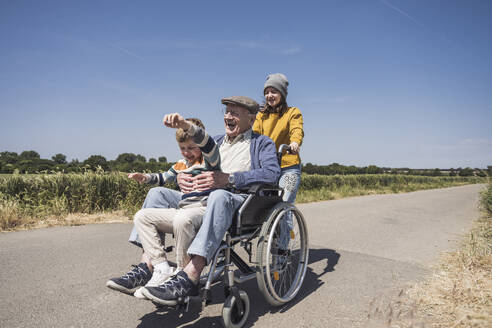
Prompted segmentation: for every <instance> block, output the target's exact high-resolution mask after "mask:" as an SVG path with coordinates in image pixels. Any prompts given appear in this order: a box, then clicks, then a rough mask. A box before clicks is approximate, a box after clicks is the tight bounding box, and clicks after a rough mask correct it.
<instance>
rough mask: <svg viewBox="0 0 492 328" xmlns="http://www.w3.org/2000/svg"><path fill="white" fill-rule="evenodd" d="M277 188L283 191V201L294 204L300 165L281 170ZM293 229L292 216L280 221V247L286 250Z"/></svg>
mask: <svg viewBox="0 0 492 328" xmlns="http://www.w3.org/2000/svg"><path fill="white" fill-rule="evenodd" d="M278 184H279V187H280V188H282V189H283V190H284V196H283V201H284V202H288V203H291V204H294V202H295V200H296V195H297V190H299V185H300V184H301V170H300V165H294V166H289V167H286V168H283V169H282V173H281V175H280V180H279V183H278ZM293 227H294V224H293V221H292V214H290V213H289V214H288V215H287V216H286V218H285V219H284V220H282V221H280V240H279V243H280V245H279V246H280V247H281V248H284V249H286V248H287V245H288V244H289V238H290V231H291V230H292V228H293Z"/></svg>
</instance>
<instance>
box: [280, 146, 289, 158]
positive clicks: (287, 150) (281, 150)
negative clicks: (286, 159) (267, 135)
mask: <svg viewBox="0 0 492 328" xmlns="http://www.w3.org/2000/svg"><path fill="white" fill-rule="evenodd" d="M284 150H285V151H286V152H287V153H290V146H289V145H286V144H281V145H280V147H278V153H279V154H280V155H282V154H283V153H284Z"/></svg>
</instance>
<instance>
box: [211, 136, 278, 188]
mask: <svg viewBox="0 0 492 328" xmlns="http://www.w3.org/2000/svg"><path fill="white" fill-rule="evenodd" d="M224 137H225V134H222V135H219V136H216V137H214V139H215V141H216V142H217V145H218V146H220V145H221V144H222V142H223V141H224ZM250 154H251V170H250V171H245V172H234V173H233V174H234V181H235V182H234V184H235V185H236V187H237V188H238V189H242V188H244V187H247V186H249V185H252V184H255V183H264V184H270V185H277V183H278V179H279V177H280V166H279V164H278V160H277V149H276V147H275V143H274V142H273V140H272V139H270V138H269V137H267V136H264V135H262V134H258V133H255V132H252V133H251V146H250Z"/></svg>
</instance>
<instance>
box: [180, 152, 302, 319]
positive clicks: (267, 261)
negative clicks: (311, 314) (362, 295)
mask: <svg viewBox="0 0 492 328" xmlns="http://www.w3.org/2000/svg"><path fill="white" fill-rule="evenodd" d="M286 148H287V149H288V146H287V145H281V146H280V148H279V152H278V159H279V162H280V159H281V156H282V152H283V151H284V150H285V149H286ZM247 194H248V196H247V198H246V199H245V201H244V202H243V204H242V205H241V206H240V208H239V209H238V211H237V213H236V215H235V217H234V218H233V222H232V225H231V227H230V228H229V229H228V231H227V232H226V235H225V240H223V241H222V243H221V245H220V246H219V248H218V249H217V251H216V253H215V255H214V257H213V259H212V261H211V263H210V265H209V270H208V273H207V274H205V275H203V276H202V277H201V279H200V284H204V285H205V286H204V287H203V288H202V293H201V296H198V297H195V298H192V297H186V298H185V299H181V300H178V306H183V307H185V310H186V311H188V307H189V304H190V301H192V299H197V298H198V299H200V300H201V302H202V304H203V305H204V306H206V305H208V304H210V303H211V302H212V294H211V288H212V285H213V284H214V283H215V282H217V281H218V278H219V277H220V275H222V274H223V273H224V275H223V280H224V293H225V297H226V299H225V302H224V306H223V308H222V322H223V324H224V326H225V327H226V328H240V327H242V326H243V325H244V324H245V323H246V321H247V319H248V315H249V312H250V302H249V297H248V295H247V293H246V292H245V291H243V290H240V289H239V288H238V287H237V286H236V284H240V283H243V282H245V281H248V280H251V279H254V278H255V277H256V279H257V283H258V287H259V289H260V291H261V292H262V294H263V296H264V297H265V299H266V300H267V301H268V303H270V304H271V305H273V306H279V305H282V304H285V303H287V302H289V301H290V300H292V299H293V298H294V297H295V296H296V295H297V293H298V292H299V290H300V288H301V286H302V283H303V281H304V277H305V275H306V269H307V264H308V257H309V247H308V233H307V226H306V223H305V220H304V217H303V215H302V213H301V212H300V211H299V210H298V209H297V207H295V206H294V205H293V204H290V203H287V202H283V201H282V194H283V190H282V189H280V188H277V187H271V186H265V185H254V186H251V187H250V188H249V190H248V191H247ZM250 204H251V206H249V205H250ZM289 218H291V219H290V220H291V221H292V227H289V229H290V230H289V231H288V238H289V240H288V244H287V245H286V247H287V248H285V247H284V248H285V249H283V248H282V247H279V245H278V244H279V239H280V238H281V235H282V230H283V229H284V228H282V226H284V227H285V224H289V223H288V222H289V221H288V220H289ZM282 220H286V221H285V222H284V223H282ZM296 227H297V229H295V228H296ZM283 233H285V231H284V232H283ZM257 237H258V238H259V239H258V241H257V249H256V260H255V261H252V257H253V242H252V240H253V239H255V238H257ZM284 238H285V237H284ZM297 238H298V239H299V242H298V244H297V243H295V242H294V240H296V239H297ZM237 244H239V245H240V246H241V247H243V249H244V250H245V252H246V253H247V254H248V257H249V262H250V263H251V264H252V266H251V265H248V264H247V263H246V262H244V260H243V259H242V258H241V257H240V256H239V255H238V254H237V253H236V252H235V251H234V247H235V246H236V245H237ZM291 245H292V248H294V247H298V248H299V249H295V250H294V249H291V248H290V246H291ZM233 265H235V266H236V267H237V268H238V270H234V268H233ZM235 272H238V275H236V274H235ZM285 279H289V281H287V280H285ZM288 283H290V284H289V285H288Z"/></svg>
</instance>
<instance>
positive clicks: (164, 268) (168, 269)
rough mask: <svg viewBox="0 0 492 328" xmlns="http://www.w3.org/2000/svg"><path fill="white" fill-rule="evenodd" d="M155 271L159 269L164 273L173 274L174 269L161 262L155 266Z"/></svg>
mask: <svg viewBox="0 0 492 328" xmlns="http://www.w3.org/2000/svg"><path fill="white" fill-rule="evenodd" d="M154 269H159V271H162V272H172V270H173V269H172V268H171V267H170V266H169V263H168V262H167V261H164V262H161V263H159V264H156V265H154Z"/></svg>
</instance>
